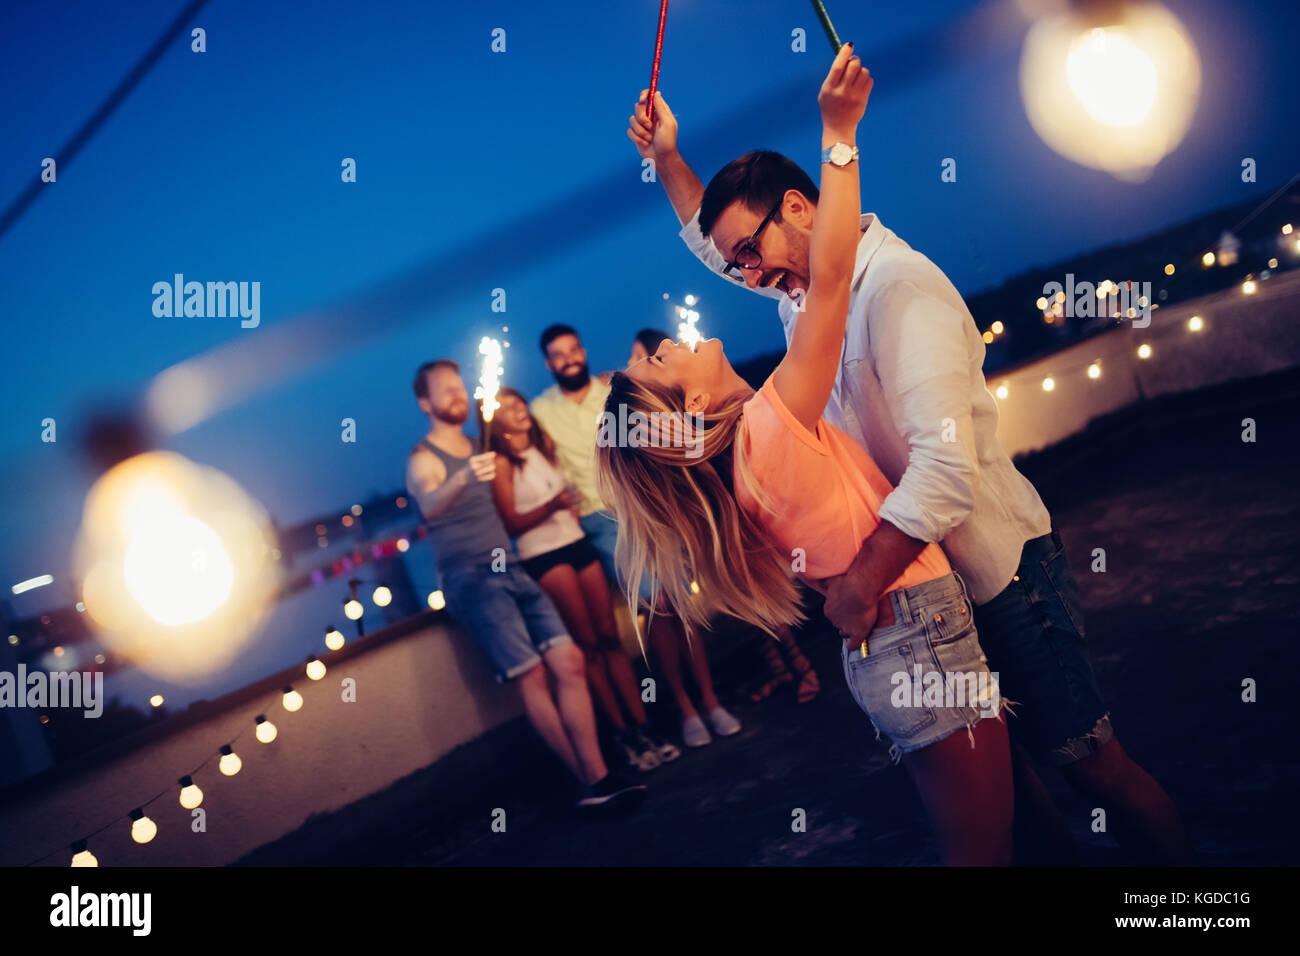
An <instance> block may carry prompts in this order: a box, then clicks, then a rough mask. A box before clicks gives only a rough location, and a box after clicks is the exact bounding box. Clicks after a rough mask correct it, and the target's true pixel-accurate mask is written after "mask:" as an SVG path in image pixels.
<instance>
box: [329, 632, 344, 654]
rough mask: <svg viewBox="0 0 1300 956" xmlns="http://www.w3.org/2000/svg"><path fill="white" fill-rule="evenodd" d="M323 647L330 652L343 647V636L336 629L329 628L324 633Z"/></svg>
mask: <svg viewBox="0 0 1300 956" xmlns="http://www.w3.org/2000/svg"><path fill="white" fill-rule="evenodd" d="M325 646H326V647H328V648H329V649H330V650H331V651H337V650H338V649H339V648H340V647H342V646H343V635H342V633H340V632H339V631H338V630H337V629H336V628H333V627H331V628H330V629H329V630H327V631H326V632H325Z"/></svg>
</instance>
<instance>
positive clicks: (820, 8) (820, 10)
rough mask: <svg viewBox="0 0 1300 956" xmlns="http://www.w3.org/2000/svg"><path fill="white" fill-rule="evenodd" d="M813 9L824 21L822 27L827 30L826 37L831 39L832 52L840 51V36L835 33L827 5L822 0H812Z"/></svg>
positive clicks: (818, 17)
mask: <svg viewBox="0 0 1300 956" xmlns="http://www.w3.org/2000/svg"><path fill="white" fill-rule="evenodd" d="M811 2H812V5H813V11H814V12H815V13H816V14H817V19H818V20H820V21H821V23H822V29H823V30H825V31H826V39H828V40H830V41H831V52H832V53H839V52H840V46H841V44H840V38H839V37H838V36H836V35H835V27H833V26H832V25H831V17H830V14H829V13H827V12H826V5H825V4H823V3H822V0H811Z"/></svg>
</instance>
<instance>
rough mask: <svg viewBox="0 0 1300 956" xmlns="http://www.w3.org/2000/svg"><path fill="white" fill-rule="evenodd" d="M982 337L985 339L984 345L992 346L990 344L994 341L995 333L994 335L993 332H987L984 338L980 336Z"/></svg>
mask: <svg viewBox="0 0 1300 956" xmlns="http://www.w3.org/2000/svg"><path fill="white" fill-rule="evenodd" d="M980 337H981V338H982V339H984V344H985V345H988V344H990V343H991V342H992V341H993V333H992V332H985V333H984V334H983V335H982V336H980Z"/></svg>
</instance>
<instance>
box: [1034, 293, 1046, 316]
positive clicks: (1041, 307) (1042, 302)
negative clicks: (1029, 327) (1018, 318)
mask: <svg viewBox="0 0 1300 956" xmlns="http://www.w3.org/2000/svg"><path fill="white" fill-rule="evenodd" d="M1034 305H1036V306H1038V311H1040V312H1043V311H1046V309H1047V296H1045V295H1040V296H1039V297H1038V301H1037V302H1035V303H1034Z"/></svg>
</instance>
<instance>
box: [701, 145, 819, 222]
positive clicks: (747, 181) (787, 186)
mask: <svg viewBox="0 0 1300 956" xmlns="http://www.w3.org/2000/svg"><path fill="white" fill-rule="evenodd" d="M791 189H797V190H799V192H801V193H803V194H804V197H805V198H806V199H807V200H808V201H809V202H811V203H813V204H816V202H817V195H818V192H817V187H816V186H815V185H813V181H812V180H811V179H809V178H808V174H807V173H805V172H804V171H803V170H802V169H800V168H799V165H798V164H797V163H795V162H794V161H793V160H790V159H787V158H786V157H784V156H782V155H781V154H780V153H774V152H772V151H771V150H770V149H756V150H754V151H753V152H749V153H746V154H745V155H744V156H741V157H740V158H739V159H733V160H732V161H731V162H729V163H727V165H725V166H723V167H722V168H721V169H719V170H718V172H717V173H716V174H715V175H714V177H713V178H712V179H710V180H709V184H708V185H707V186H705V187H704V196H703V198H702V199H701V200H700V232H702V233H703V234H704V235H706V236H707V235H708V234H709V230H711V229H712V228H713V227H714V225H715V224H716V223H717V221H718V217H719V216H721V215H722V211H723V210H724V209H726V208H727V207H728V206H730V205H731V204H732V203H733V202H735V201H736V200H737V199H739V200H741V201H742V202H743V203H744V204H745V208H746V209H748V210H749V211H750V212H756V213H758V214H759V215H760V216H766V215H767V213H768V210H770V209H771V208H772V207H773V206H775V205H776V201H777V200H778V199H780V198H781V197H782V196H784V195H785V194H786V192H787V190H791ZM772 221H773V222H780V221H781V213H780V212H779V211H778V212H777V214H776V216H775V217H774V218H773V220H772Z"/></svg>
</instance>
